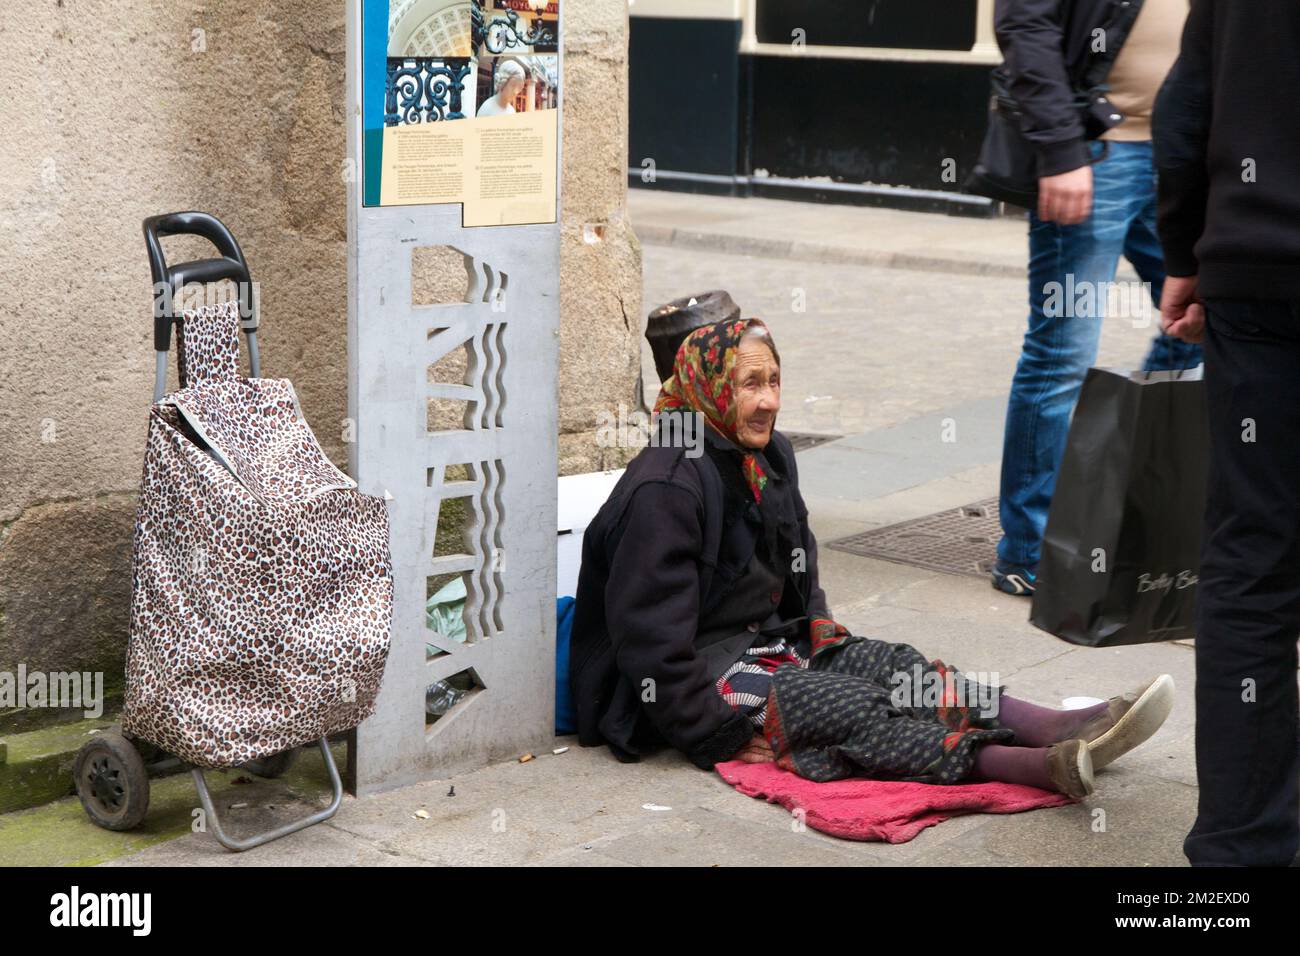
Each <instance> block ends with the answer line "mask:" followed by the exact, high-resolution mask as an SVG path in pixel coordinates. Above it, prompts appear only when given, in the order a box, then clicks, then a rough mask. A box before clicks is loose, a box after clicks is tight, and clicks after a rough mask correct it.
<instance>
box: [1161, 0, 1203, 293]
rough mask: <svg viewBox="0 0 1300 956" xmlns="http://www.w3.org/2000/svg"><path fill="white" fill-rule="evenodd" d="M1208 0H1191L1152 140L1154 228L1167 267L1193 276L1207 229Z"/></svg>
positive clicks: (1172, 270)
mask: <svg viewBox="0 0 1300 956" xmlns="http://www.w3.org/2000/svg"><path fill="white" fill-rule="evenodd" d="M1213 22H1214V5H1213V3H1212V2H1211V0H1192V8H1191V12H1190V13H1189V14H1188V17H1187V24H1186V26H1184V28H1183V42H1182V48H1181V50H1180V51H1179V55H1178V59H1177V60H1176V61H1175V62H1174V66H1173V68H1172V69H1171V70H1170V71H1169V75H1168V76H1167V77H1166V78H1165V82H1164V85H1163V86H1161V88H1160V93H1159V95H1158V96H1157V97H1156V104H1155V110H1154V113H1153V115H1152V139H1153V141H1154V143H1153V147H1154V151H1155V160H1156V172H1157V174H1158V177H1159V178H1158V185H1157V190H1158V197H1159V198H1158V202H1159V212H1158V230H1159V232H1160V243H1161V245H1162V246H1163V247H1164V253H1165V271H1166V272H1167V273H1168V274H1169V275H1171V276H1194V275H1196V272H1197V264H1196V255H1195V253H1194V251H1193V250H1194V247H1195V246H1196V242H1197V240H1198V239H1200V238H1201V233H1202V232H1203V231H1204V229H1205V203H1206V200H1207V199H1208V197H1209V191H1210V177H1209V172H1208V170H1207V168H1206V150H1207V147H1208V144H1209V138H1210V111H1211V85H1210V35H1211V30H1212V27H1213Z"/></svg>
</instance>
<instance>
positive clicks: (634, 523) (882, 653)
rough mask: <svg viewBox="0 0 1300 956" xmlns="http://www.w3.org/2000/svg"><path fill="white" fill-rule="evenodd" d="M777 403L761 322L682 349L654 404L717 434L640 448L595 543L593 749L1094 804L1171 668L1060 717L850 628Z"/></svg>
mask: <svg viewBox="0 0 1300 956" xmlns="http://www.w3.org/2000/svg"><path fill="white" fill-rule="evenodd" d="M780 407H781V365H780V358H779V356H778V354H777V351H776V346H775V345H774V344H773V342H772V339H771V336H770V334H769V333H768V331H767V327H766V326H765V325H764V324H763V323H762V322H760V321H759V320H757V319H749V320H738V321H734V322H726V323H719V324H716V325H709V326H704V327H703V328H700V329H697V330H696V331H694V332H692V333H691V334H690V335H689V336H688V337H687V339H686V340H685V342H683V344H682V346H681V348H680V350H679V351H678V353H677V360H676V364H675V367H674V370H673V376H672V377H671V378H670V379H668V381H666V382H664V383H663V388H662V391H661V393H660V395H659V399H658V401H657V402H656V404H655V412H656V415H657V420H658V421H659V422H660V423H662V422H663V420H664V418H665V416H673V415H676V416H682V415H688V416H694V415H696V414H698V416H701V417H702V419H703V421H704V423H706V424H705V427H704V428H703V430H702V431H703V434H702V436H699V437H700V438H702V442H700V443H695V444H694V445H691V444H689V443H687V442H685V441H676V442H675V443H662V442H659V443H655V442H652V444H651V446H650V447H647V448H645V449H644V450H642V451H641V453H640V454H638V455H637V457H636V458H635V459H634V460H633V462H632V463H631V464H630V465H629V466H628V469H627V472H626V474H625V475H624V476H623V477H622V479H621V480H620V481H619V483H618V485H617V486H616V487H615V489H614V491H613V493H612V494H611V495H610V498H609V500H608V501H607V502H606V503H605V505H604V506H603V507H602V508H601V510H600V512H599V513H598V514H597V516H596V518H595V519H594V520H593V521H592V523H591V525H590V527H589V528H588V529H587V532H586V535H585V539H584V541H583V558H582V571H581V575H580V578H579V582H578V594H577V604H576V608H575V618H574V626H573V638H572V644H571V647H570V681H571V684H572V690H573V698H574V704H575V706H576V709H577V716H578V731H579V739H580V741H581V743H582V744H584V745H588V746H591V745H596V744H600V743H606V744H608V745H609V747H610V749H611V750H612V751H613V752H614V753H615V755H617V756H618V757H619V759H621V760H635V759H637V757H638V756H639V755H640V754H642V753H644V752H645V751H646V750H647V749H648V748H652V747H655V746H657V745H659V744H662V743H664V742H666V743H668V744H671V745H672V746H674V747H676V748H677V749H678V750H680V751H681V752H682V753H684V754H685V755H686V756H687V757H689V758H690V760H691V761H692V762H693V763H695V764H696V765H697V766H699V767H701V768H704V769H710V768H712V767H713V765H714V764H715V763H718V762H721V761H726V760H732V759H740V760H747V761H763V760H776V761H777V762H778V764H779V765H780V766H782V767H785V768H786V769H788V770H793V771H794V772H795V773H798V774H799V775H801V776H803V777H806V778H808V779H810V780H817V781H823V780H835V779H839V778H842V777H848V776H863V777H872V778H875V779H883V780H913V781H920V782H928V783H956V782H958V781H964V780H970V779H974V780H1001V781H1007V782H1011V783H1020V784H1028V785H1031V786H1036V787H1041V788H1043V789H1047V790H1055V791H1058V792H1061V793H1064V794H1067V795H1069V796H1072V797H1076V798H1079V797H1083V796H1086V795H1087V794H1089V793H1091V792H1092V789H1093V770H1094V769H1096V768H1100V767H1103V766H1105V765H1106V764H1108V763H1110V762H1111V761H1112V760H1114V759H1115V758H1116V757H1118V756H1119V755H1120V754H1122V753H1125V752H1126V751H1128V750H1130V749H1132V748H1133V747H1135V746H1137V745H1138V744H1139V743H1141V742H1142V741H1144V740H1146V739H1147V738H1148V737H1150V736H1151V735H1152V734H1153V733H1155V731H1156V730H1157V729H1158V728H1159V727H1160V725H1161V723H1162V722H1163V721H1164V719H1165V717H1166V716H1168V713H1169V710H1170V708H1171V707H1172V703H1173V681H1172V679H1171V678H1170V677H1168V676H1167V675H1162V676H1161V677H1158V678H1156V679H1155V680H1152V681H1150V682H1148V683H1147V684H1145V685H1143V686H1142V687H1141V688H1139V689H1138V690H1136V691H1134V692H1133V693H1130V694H1126V695H1124V696H1122V697H1115V698H1112V699H1110V700H1109V701H1106V702H1103V703H1099V704H1097V705H1095V706H1092V707H1087V708H1083V709H1077V710H1056V709H1052V708H1048V707H1042V706H1039V705H1036V704H1031V703H1028V702H1026V701H1023V700H1020V699H1018V698H1014V697H1011V696H1010V695H1008V694H1005V693H1003V692H1002V688H1000V687H991V686H986V685H983V684H980V683H978V682H976V681H974V680H971V679H969V678H967V677H965V676H964V675H963V674H961V673H960V672H958V671H956V670H954V669H953V668H951V667H948V666H946V665H945V664H943V663H942V662H941V661H937V660H936V661H931V660H928V659H927V658H925V657H924V656H923V655H922V654H921V653H920V652H918V651H917V650H916V649H915V648H913V647H911V646H910V645H907V644H891V643H888V642H885V641H878V640H871V639H868V638H865V637H859V636H856V635H853V634H850V633H849V632H848V631H847V630H846V629H845V628H843V627H842V626H840V625H839V624H837V623H836V622H835V621H834V620H833V619H832V618H831V615H830V611H829V610H828V609H827V605H826V596H825V594H824V593H823V592H822V589H821V587H820V586H819V585H818V581H817V544H816V541H815V540H814V538H813V535H812V532H811V530H809V527H808V512H807V509H806V508H805V507H804V502H803V499H802V497H801V496H800V494H799V478H798V471H797V470H796V468H795V459H794V451H793V449H792V448H791V446H790V442H789V440H787V439H786V438H785V437H784V436H783V435H782V434H781V433H780V432H778V431H776V430H775V425H776V416H777V412H778V411H779V410H780ZM696 420H698V419H696ZM682 424H683V423H682V422H679V423H678V428H677V430H676V432H675V434H676V435H677V436H678V437H679V438H680V437H682V436H685V437H687V438H689V437H690V436H691V434H692V431H691V429H689V428H683V427H681V425H682ZM685 424H689V423H685ZM668 433H671V430H669V429H663V430H662V431H661V434H668ZM701 444H702V447H700V446H701Z"/></svg>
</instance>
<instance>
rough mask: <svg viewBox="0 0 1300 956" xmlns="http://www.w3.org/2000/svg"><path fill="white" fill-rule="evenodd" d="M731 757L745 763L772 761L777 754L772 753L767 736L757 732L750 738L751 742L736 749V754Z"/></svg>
mask: <svg viewBox="0 0 1300 956" xmlns="http://www.w3.org/2000/svg"><path fill="white" fill-rule="evenodd" d="M731 759H732V760H743V761H744V762H745V763H771V762H772V761H773V760H775V759H776V754H774V753H772V748H771V747H769V746H768V744H767V738H766V737H764V736H763V735H762V734H755V735H754V736H753V737H751V738H750V741H749V743H747V744H745V746H743V747H741V748H740V749H739V750H738V751H736V755H735V756H734V757H732V758H731Z"/></svg>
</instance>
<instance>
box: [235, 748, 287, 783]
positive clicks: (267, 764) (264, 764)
mask: <svg viewBox="0 0 1300 956" xmlns="http://www.w3.org/2000/svg"><path fill="white" fill-rule="evenodd" d="M297 759H298V750H297V748H296V747H295V748H291V749H289V750H282V751H280V752H279V753H278V754H272V755H271V756H269V757H263V758H262V759H261V760H250V761H249V762H248V763H246V764H244V765H243V767H244V769H245V770H247V771H248V772H249V773H251V774H253V775H254V776H258V777H265V778H266V779H268V780H272V779H274V778H276V777H283V776H284V775H285V774H286V773H288V772H289V768H290V767H292V766H293V763H294V761H295V760H297Z"/></svg>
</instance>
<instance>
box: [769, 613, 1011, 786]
mask: <svg viewBox="0 0 1300 956" xmlns="http://www.w3.org/2000/svg"><path fill="white" fill-rule="evenodd" d="M769 678H770V682H771V684H770V690H769V694H768V700H767V705H766V708H765V715H764V716H765V720H764V725H763V732H764V735H765V736H766V737H767V741H768V743H769V744H770V745H771V747H772V751H773V753H775V754H776V758H777V763H778V765H779V766H782V767H784V768H786V769H787V770H792V771H794V772H795V773H797V774H799V776H801V777H805V778H807V779H809V780H815V781H826V780H839V779H842V778H844V777H854V776H856V777H869V778H872V779H875V780H909V781H916V782H921V783H957V782H958V781H960V780H962V779H963V778H965V777H968V776H969V775H970V773H971V771H972V769H973V767H974V763H975V753H976V749H977V748H978V746H979V745H980V744H987V743H1003V744H1007V743H1010V742H1011V741H1012V739H1013V737H1014V734H1013V733H1012V731H1011V730H1010V729H1007V728H1004V727H1001V726H1000V725H999V724H998V722H997V719H996V716H991V715H996V713H997V700H998V696H999V695H1000V694H1001V692H1002V690H1001V688H1000V687H992V686H988V685H983V684H979V683H978V682H975V681H972V680H970V679H968V678H967V677H965V676H964V675H962V674H961V673H960V672H959V671H957V670H954V669H953V668H951V667H948V666H947V665H945V664H944V663H943V662H942V661H929V660H926V658H925V657H923V656H922V655H921V653H920V652H919V651H917V650H916V649H915V648H914V647H912V646H911V645H908V644H891V643H889V642H887V641H877V640H871V639H868V638H861V637H851V636H850V637H847V638H846V639H845V640H843V642H842V643H840V644H839V645H838V646H835V647H830V648H827V649H826V650H825V651H824V652H822V653H818V654H816V655H815V656H814V657H813V659H812V661H811V663H810V664H804V665H802V666H799V665H795V666H791V665H790V664H784V665H782V666H778V667H777V668H776V669H775V670H774V671H773V672H772V673H771V674H770V675H769ZM972 702H980V705H978V706H972Z"/></svg>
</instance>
